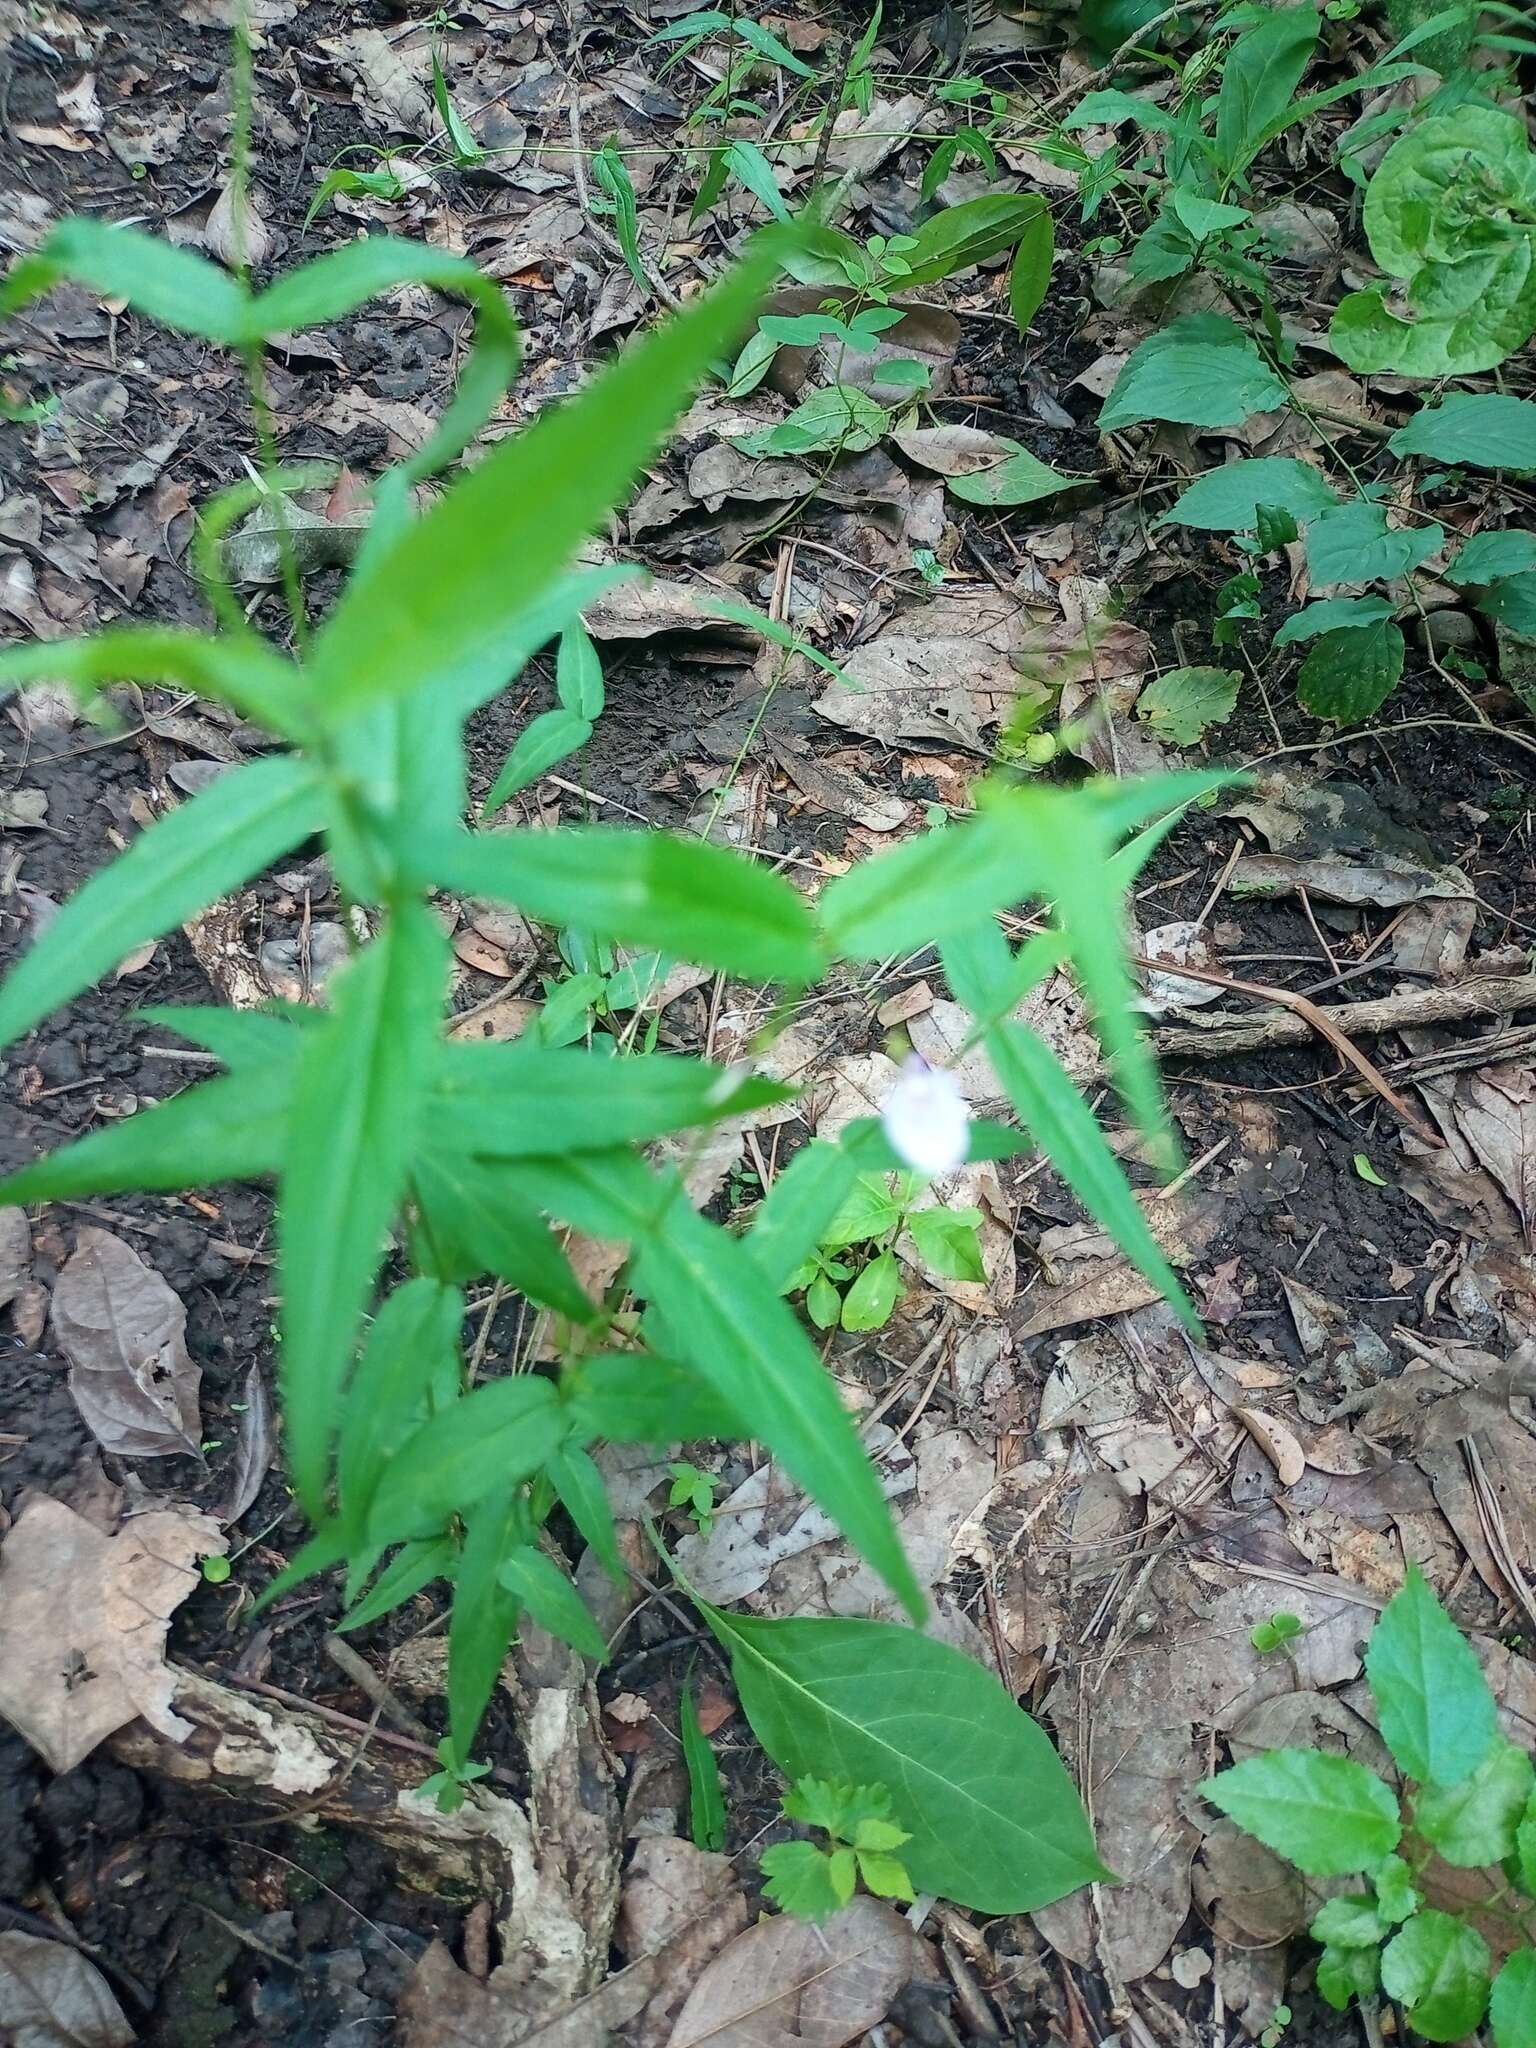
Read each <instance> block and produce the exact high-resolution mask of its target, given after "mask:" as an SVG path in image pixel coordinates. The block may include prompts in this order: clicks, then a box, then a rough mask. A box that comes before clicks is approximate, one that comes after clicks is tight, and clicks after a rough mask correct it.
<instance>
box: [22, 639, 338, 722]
mask: <svg viewBox="0 0 1536 2048" xmlns="http://www.w3.org/2000/svg"><path fill="white" fill-rule="evenodd" d="M35 682H54V683H67V684H68V685H69V687H70V688H71V689H72V690H73V691H75V693H76V694H77V695H78V696H80V697H82V698H84V697H88V696H89V695H90V694H91V693H92V692H93V691H95V690H97V689H100V688H101V687H102V685H103V684H105V683H178V684H180V685H182V686H183V687H184V688H186V689H188V690H192V691H195V693H196V694H197V695H198V696H199V697H211V698H213V699H214V700H215V701H216V702H218V703H221V704H229V705H232V706H233V707H234V709H235V710H236V711H239V712H243V713H244V715H245V716H246V717H247V718H253V719H255V720H256V722H257V724H259V725H264V726H266V727H267V729H268V731H270V732H275V733H279V734H281V735H282V737H283V738H285V739H289V740H294V741H298V740H302V739H303V737H304V735H305V733H306V732H307V730H308V727H309V712H310V708H311V707H310V703H309V699H308V696H307V694H306V691H305V688H304V685H303V683H302V682H301V680H300V678H299V674H298V671H297V670H296V669H295V668H293V667H292V665H291V664H290V663H288V662H286V661H283V660H280V659H279V657H278V656H277V655H275V654H273V653H272V652H271V650H270V649H269V648H267V647H266V646H265V644H264V643H263V642H261V641H260V640H257V639H256V638H255V637H254V636H252V637H251V638H249V639H245V640H239V641H236V640H216V639H214V638H213V637H212V636H211V635H209V634H207V633H189V632H186V631H184V630H183V629H182V628H180V627H176V626H119V627H116V628H114V629H113V630H112V631H110V632H107V633H97V634H94V635H93V636H92V637H91V638H90V639H88V640H37V641H33V642H32V643H31V644H30V645H29V646H26V647H16V648H13V649H11V651H10V652H9V653H7V654H0V696H3V695H5V694H6V692H7V691H8V690H9V689H11V688H12V687H16V688H20V687H21V685H23V684H25V683H35Z"/></svg>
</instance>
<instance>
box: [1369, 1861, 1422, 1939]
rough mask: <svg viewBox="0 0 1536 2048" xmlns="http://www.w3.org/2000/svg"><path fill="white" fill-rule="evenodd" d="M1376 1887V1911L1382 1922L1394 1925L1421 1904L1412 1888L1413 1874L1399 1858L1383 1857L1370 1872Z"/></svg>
mask: <svg viewBox="0 0 1536 2048" xmlns="http://www.w3.org/2000/svg"><path fill="white" fill-rule="evenodd" d="M1371 1882H1372V1884H1374V1885H1375V1887H1376V1910H1377V1911H1378V1912H1379V1913H1380V1915H1381V1917H1382V1919H1383V1920H1386V1921H1389V1922H1391V1923H1393V1924H1395V1923H1396V1922H1397V1921H1399V1920H1406V1919H1407V1918H1408V1915H1409V1914H1410V1913H1412V1912H1414V1911H1415V1910H1416V1908H1417V1907H1418V1906H1419V1905H1420V1904H1421V1900H1420V1896H1419V1894H1418V1892H1417V1891H1415V1890H1414V1886H1413V1872H1412V1870H1411V1869H1410V1868H1409V1866H1408V1864H1407V1863H1405V1862H1404V1860H1403V1858H1402V1857H1401V1856H1383V1857H1382V1859H1381V1861H1380V1862H1379V1863H1378V1864H1377V1865H1376V1866H1375V1867H1374V1869H1373V1870H1372V1871H1371Z"/></svg>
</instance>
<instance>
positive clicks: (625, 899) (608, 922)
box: [412, 458, 822, 982]
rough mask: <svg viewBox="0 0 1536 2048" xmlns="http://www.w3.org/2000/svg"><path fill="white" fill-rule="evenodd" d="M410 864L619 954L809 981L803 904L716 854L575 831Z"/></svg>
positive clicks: (611, 830)
mask: <svg viewBox="0 0 1536 2048" xmlns="http://www.w3.org/2000/svg"><path fill="white" fill-rule="evenodd" d="M493 459H494V458H493ZM476 474H479V472H478V471H477V472H476ZM412 857H413V858H414V859H415V861H416V862H417V863H418V865H419V867H420V870H421V872H422V874H423V876H424V877H425V878H426V879H428V880H430V881H432V882H434V883H435V884H437V885H438V886H440V887H442V888H446V889H454V890H457V891H459V892H461V893H462V894H464V895H468V896H490V897H494V898H495V899H496V900H497V901H498V902H504V903H513V904H516V906H517V907H518V909H520V910H523V911H526V912H527V914H528V915H529V916H530V917H536V918H539V919H541V920H543V921H544V922H546V923H549V924H557V925H566V924H575V925H580V926H581V927H582V928H583V929H585V930H587V931H590V932H593V933H595V934H596V935H597V936H598V937H599V938H605V939H609V940H612V941H614V942H615V943H617V944H619V945H629V946H654V947H656V948H657V949H658V950H659V951H661V952H664V953H670V954H672V955H673V956H674V958H677V959H681V960H694V961H697V962H698V963H699V964H700V965H701V966H706V967H722V968H724V969H725V970H726V972H727V973H730V974H740V975H743V976H745V977H747V978H748V979H749V980H754V981H780V980H782V981H793V982H806V981H813V980H814V979H815V978H816V977H817V975H818V974H819V973H820V972H821V968H822V956H821V951H820V948H819V947H818V945H817V943H816V936H815V928H814V926H813V925H812V922H811V917H810V913H809V911H808V910H807V909H806V907H805V903H804V901H803V899H802V898H801V897H800V896H799V895H798V893H797V892H796V891H795V890H794V889H793V888H792V887H791V886H790V884H789V883H788V882H786V881H783V880H781V879H780V877H779V876H777V875H773V874H770V873H769V872H768V871H767V869H765V868H760V867H755V866H754V865H753V864H752V863H751V862H750V861H748V860H746V859H744V858H743V857H742V856H741V855H740V854H735V853H731V852H729V851H727V850H726V849H725V848H724V847H719V846H708V845H705V844H703V843H701V842H699V841H696V840H688V839H678V838H674V837H673V836H672V835H670V834H669V833H666V832H627V831H622V830H619V829H617V828H615V827H611V826H604V825H583V826H573V827H571V828H570V829H569V830H562V831H560V832H492V833H478V834H475V835H471V834H469V833H460V834H455V835H454V836H453V837H452V838H447V837H428V838H426V839H424V841H423V843H421V844H420V845H418V846H415V847H414V848H413V849H412Z"/></svg>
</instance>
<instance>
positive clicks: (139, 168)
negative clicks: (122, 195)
mask: <svg viewBox="0 0 1536 2048" xmlns="http://www.w3.org/2000/svg"><path fill="white" fill-rule="evenodd" d="M128 175H129V177H130V178H132V180H133V182H134V183H135V185H142V184H143V182H144V180H145V179H146V178H147V177H148V176H149V165H148V164H134V165H132V166H131V167H130V169H129V172H128Z"/></svg>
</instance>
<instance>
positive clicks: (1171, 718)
mask: <svg viewBox="0 0 1536 2048" xmlns="http://www.w3.org/2000/svg"><path fill="white" fill-rule="evenodd" d="M1241 687H1242V677H1241V676H1240V675H1238V674H1237V672H1236V671H1235V670H1234V669H1230V668H1171V669H1169V670H1167V671H1166V673H1164V674H1163V675H1160V676H1154V677H1153V679H1152V681H1151V682H1150V683H1148V684H1147V686H1146V688H1145V689H1144V690H1143V691H1142V693H1141V695H1140V696H1139V697H1138V698H1137V699H1136V716H1137V717H1138V718H1139V719H1141V720H1142V721H1143V722H1144V723H1145V724H1147V725H1150V726H1151V728H1152V730H1153V731H1154V732H1155V733H1156V734H1157V735H1158V737H1159V738H1160V739H1165V740H1172V741H1173V743H1174V745H1175V746H1179V747H1192V746H1194V745H1195V743H1196V742H1197V741H1198V740H1202V739H1204V738H1205V735H1206V733H1207V732H1209V730H1210V728H1211V727H1212V726H1213V725H1225V724H1226V722H1227V720H1228V719H1229V718H1230V717H1231V716H1232V714H1233V712H1234V711H1235V710H1236V709H1237V693H1238V691H1239V689H1240V688H1241Z"/></svg>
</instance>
